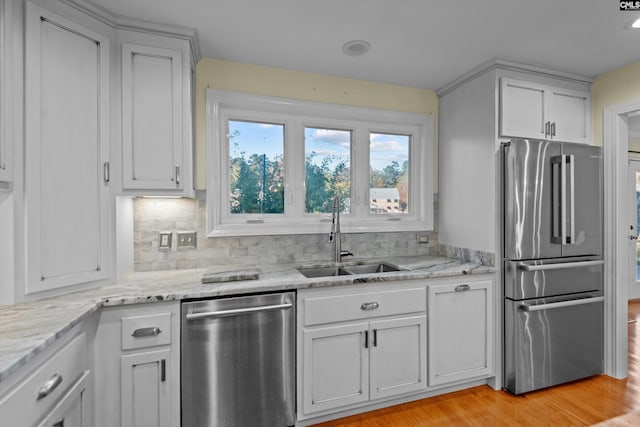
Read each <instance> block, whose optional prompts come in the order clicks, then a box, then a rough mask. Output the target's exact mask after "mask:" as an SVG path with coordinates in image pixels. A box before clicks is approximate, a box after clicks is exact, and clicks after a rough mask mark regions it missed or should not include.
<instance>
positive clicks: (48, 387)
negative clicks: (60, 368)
mask: <svg viewBox="0 0 640 427" xmlns="http://www.w3.org/2000/svg"><path fill="white" fill-rule="evenodd" d="M61 383H62V375H60V374H54V375H53V376H52V377H51V378H49V381H47V382H46V383H44V384H42V385H41V386H40V388H39V389H38V398H37V399H36V400H40V399H44V398H45V397H47V396H49V395H50V394H51V393H53V390H55V389H56V388H57V387H58V386H59V385H60V384H61Z"/></svg>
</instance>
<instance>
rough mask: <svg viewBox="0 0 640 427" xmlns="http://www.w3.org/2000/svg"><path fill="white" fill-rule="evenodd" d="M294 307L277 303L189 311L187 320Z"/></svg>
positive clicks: (289, 304)
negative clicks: (201, 311) (206, 310)
mask: <svg viewBox="0 0 640 427" xmlns="http://www.w3.org/2000/svg"><path fill="white" fill-rule="evenodd" d="M291 307H293V304H291V303H286V304H276V305H262V306H259V307H248V308H235V309H232V310H220V311H208V312H205V313H188V314H187V316H186V317H187V320H196V319H203V318H205V317H222V316H234V315H238V314H247V313H255V312H259V311H271V310H286V309H289V308H291Z"/></svg>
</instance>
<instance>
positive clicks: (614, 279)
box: [603, 100, 640, 379]
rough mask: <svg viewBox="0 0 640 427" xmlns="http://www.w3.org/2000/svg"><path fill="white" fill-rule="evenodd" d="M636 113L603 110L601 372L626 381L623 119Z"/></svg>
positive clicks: (636, 104)
mask: <svg viewBox="0 0 640 427" xmlns="http://www.w3.org/2000/svg"><path fill="white" fill-rule="evenodd" d="M638 110H640V100H636V101H632V102H627V103H622V104H616V105H612V106H609V107H606V108H604V115H603V152H604V231H605V241H604V257H605V261H606V263H605V281H604V293H605V297H606V303H605V313H604V323H605V330H604V373H605V374H607V375H609V376H612V377H614V378H619V379H622V378H626V376H627V369H628V366H627V364H628V361H627V357H628V342H627V315H628V307H627V298H628V283H627V281H628V278H629V265H628V264H629V256H628V250H629V249H628V248H629V247H628V244H627V240H626V239H627V235H628V233H627V231H628V230H627V226H628V224H627V216H628V215H627V209H628V201H627V195H628V190H627V185H628V183H627V181H628V173H627V171H628V165H627V162H628V158H629V154H628V150H629V127H628V125H627V119H626V116H627V115H628V114H629V113H632V112H635V111H638Z"/></svg>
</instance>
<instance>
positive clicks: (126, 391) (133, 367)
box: [120, 349, 177, 427]
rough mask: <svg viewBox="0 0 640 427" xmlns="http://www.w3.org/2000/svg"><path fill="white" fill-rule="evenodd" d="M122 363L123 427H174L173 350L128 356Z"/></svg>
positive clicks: (123, 358)
mask: <svg viewBox="0 0 640 427" xmlns="http://www.w3.org/2000/svg"><path fill="white" fill-rule="evenodd" d="M120 363H121V365H120V370H121V381H122V382H121V390H122V394H121V405H122V407H121V412H122V427H139V426H162V427H165V426H166V427H171V425H172V424H171V391H172V390H171V389H172V387H174V385H173V384H172V381H171V376H170V375H167V366H171V350H170V349H162V350H155V351H148V352H142V353H133V354H127V355H124V356H122V357H121V358H120ZM176 386H177V385H176Z"/></svg>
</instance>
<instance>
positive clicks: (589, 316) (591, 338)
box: [505, 294, 603, 394]
mask: <svg viewBox="0 0 640 427" xmlns="http://www.w3.org/2000/svg"><path fill="white" fill-rule="evenodd" d="M505 325H506V328H505V386H506V388H507V390H509V391H510V392H512V393H515V394H521V393H525V392H528V391H532V390H537V389H541V388H545V387H549V386H552V385H556V384H561V383H565V382H568V381H573V380H577V379H580V378H585V377H588V376H592V375H596V374H599V373H601V372H602V369H603V362H602V358H603V348H602V347H603V330H602V328H603V326H602V325H603V298H602V296H600V295H599V294H587V295H581V296H580V297H578V298H573V299H562V298H545V299H537V300H530V301H512V300H509V299H506V300H505Z"/></svg>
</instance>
